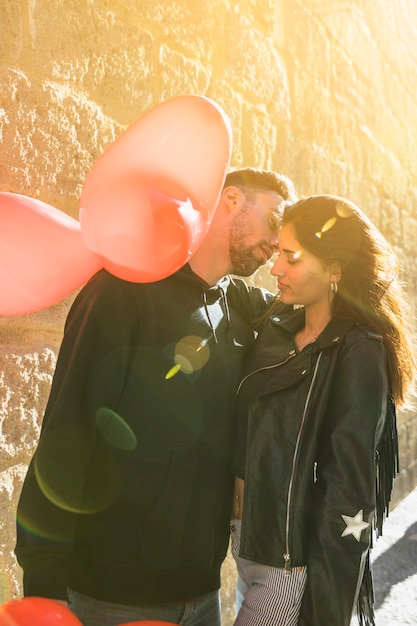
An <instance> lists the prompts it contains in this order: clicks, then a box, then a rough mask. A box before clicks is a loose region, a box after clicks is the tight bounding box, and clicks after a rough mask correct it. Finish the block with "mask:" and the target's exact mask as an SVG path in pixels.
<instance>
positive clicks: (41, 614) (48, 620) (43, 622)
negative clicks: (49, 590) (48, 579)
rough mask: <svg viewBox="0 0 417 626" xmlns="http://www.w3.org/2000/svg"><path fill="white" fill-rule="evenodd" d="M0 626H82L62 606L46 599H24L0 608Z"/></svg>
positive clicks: (10, 602)
mask: <svg viewBox="0 0 417 626" xmlns="http://www.w3.org/2000/svg"><path fill="white" fill-rule="evenodd" d="M0 626H82V624H81V622H80V620H79V619H78V618H77V617H76V616H75V615H74V613H72V612H71V611H70V610H69V609H67V608H66V607H65V606H64V605H62V604H60V603H59V602H56V601H55V600H49V599H48V598H37V597H26V598H17V599H15V600H10V601H9V602H6V603H5V604H2V605H1V606H0Z"/></svg>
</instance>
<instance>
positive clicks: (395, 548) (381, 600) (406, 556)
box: [356, 488, 417, 626]
mask: <svg viewBox="0 0 417 626" xmlns="http://www.w3.org/2000/svg"><path fill="white" fill-rule="evenodd" d="M372 562H373V575H374V583H375V605H376V612H375V615H376V626H410V625H411V624H413V625H414V626H415V625H417V488H416V489H414V491H412V492H411V494H410V495H408V496H407V497H406V498H405V499H404V500H403V501H402V502H400V504H398V505H397V506H396V507H395V509H394V510H393V511H392V512H391V513H390V514H389V516H388V518H387V519H386V520H385V523H384V528H383V534H382V536H381V537H380V538H379V539H378V540H377V541H376V542H375V545H374V548H373V550H372ZM356 624H357V622H356Z"/></svg>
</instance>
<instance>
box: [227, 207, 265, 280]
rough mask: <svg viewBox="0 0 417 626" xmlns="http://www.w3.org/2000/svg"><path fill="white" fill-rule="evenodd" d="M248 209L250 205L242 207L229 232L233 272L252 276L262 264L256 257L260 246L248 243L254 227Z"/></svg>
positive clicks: (238, 274)
mask: <svg viewBox="0 0 417 626" xmlns="http://www.w3.org/2000/svg"><path fill="white" fill-rule="evenodd" d="M245 209H246V210H245ZM248 209H249V207H247V208H246V207H244V208H243V209H242V212H241V213H240V214H239V215H238V216H237V217H236V219H235V221H234V222H233V224H232V226H231V228H230V234H229V255H230V261H231V265H232V272H231V273H232V274H236V275H237V276H251V275H252V274H253V273H254V272H256V270H257V269H258V268H259V267H260V266H261V265H262V263H261V262H260V261H259V259H258V258H257V257H256V251H258V246H257V245H255V246H248V245H247V243H246V241H247V240H248V238H249V237H250V236H251V234H252V229H251V227H250V225H249V223H248V219H247V215H248Z"/></svg>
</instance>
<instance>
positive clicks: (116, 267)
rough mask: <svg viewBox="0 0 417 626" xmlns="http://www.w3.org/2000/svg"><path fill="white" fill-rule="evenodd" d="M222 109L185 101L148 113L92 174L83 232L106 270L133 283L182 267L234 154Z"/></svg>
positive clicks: (210, 103)
mask: <svg viewBox="0 0 417 626" xmlns="http://www.w3.org/2000/svg"><path fill="white" fill-rule="evenodd" d="M231 143H232V139H231V130H230V124H229V121H228V119H227V118H226V116H225V114H224V112H223V111H222V109H220V107H219V106H218V105H217V104H215V103H214V102H213V101H211V100H209V99H208V98H205V97H202V96H191V95H190V96H178V97H175V98H171V99H170V100H167V101H165V102H163V103H161V104H160V105H158V106H156V107H155V108H153V109H151V110H150V111H148V112H147V113H146V114H145V115H143V116H142V117H141V118H139V119H138V120H137V121H136V122H135V123H134V124H133V125H132V126H130V127H129V128H128V129H127V130H126V131H125V132H124V133H122V134H121V135H120V137H118V139H116V141H115V142H114V143H113V144H111V145H110V147H109V148H108V149H107V150H106V151H105V152H104V153H103V154H102V155H101V157H99V159H98V160H97V161H96V163H95V164H94V165H93V167H92V169H91V171H90V172H89V174H88V175H87V178H86V181H85V184H84V187H83V190H82V194H81V199H80V222H81V230H82V233H83V236H84V238H85V241H86V244H87V246H88V247H89V248H90V249H91V250H92V251H94V252H95V253H96V254H99V255H101V256H102V258H103V264H104V267H105V268H106V269H107V270H108V271H109V272H111V273H112V274H114V275H115V276H118V277H119V278H122V279H124V280H130V281H133V282H150V281H155V280H160V279H161V278H165V277H166V276H168V275H170V274H172V273H173V272H175V271H176V270H177V269H179V268H180V267H182V266H183V265H184V264H185V263H186V262H187V260H188V259H189V258H190V256H191V255H192V254H193V252H195V250H196V249H197V248H198V246H199V245H200V243H201V241H202V240H203V238H204V236H205V234H206V233H207V230H208V228H209V226H210V224H211V221H212V218H213V214H214V211H215V208H216V206H217V203H218V200H219V197H220V193H221V190H222V186H223V183H224V179H225V176H226V172H227V169H228V166H229V161H230V155H231Z"/></svg>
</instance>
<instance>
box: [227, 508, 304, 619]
mask: <svg viewBox="0 0 417 626" xmlns="http://www.w3.org/2000/svg"><path fill="white" fill-rule="evenodd" d="M230 528H231V537H232V555H233V558H234V559H235V561H236V565H237V570H238V574H239V579H240V580H239V585H238V587H239V588H240V590H242V588H243V589H244V595H243V601H242V604H241V605H240V607H237V608H238V614H237V617H236V620H235V622H234V626H297V622H298V615H299V612H300V606H301V599H302V597H303V593H304V589H305V585H306V581H307V568H306V567H297V568H293V569H292V571H291V575H290V576H288V575H286V574H285V572H284V569H283V568H279V567H272V566H270V565H263V564H262V563H255V561H249V560H248V559H243V558H242V557H240V556H239V547H240V528H241V520H235V519H234V520H232V522H231V525H230Z"/></svg>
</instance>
